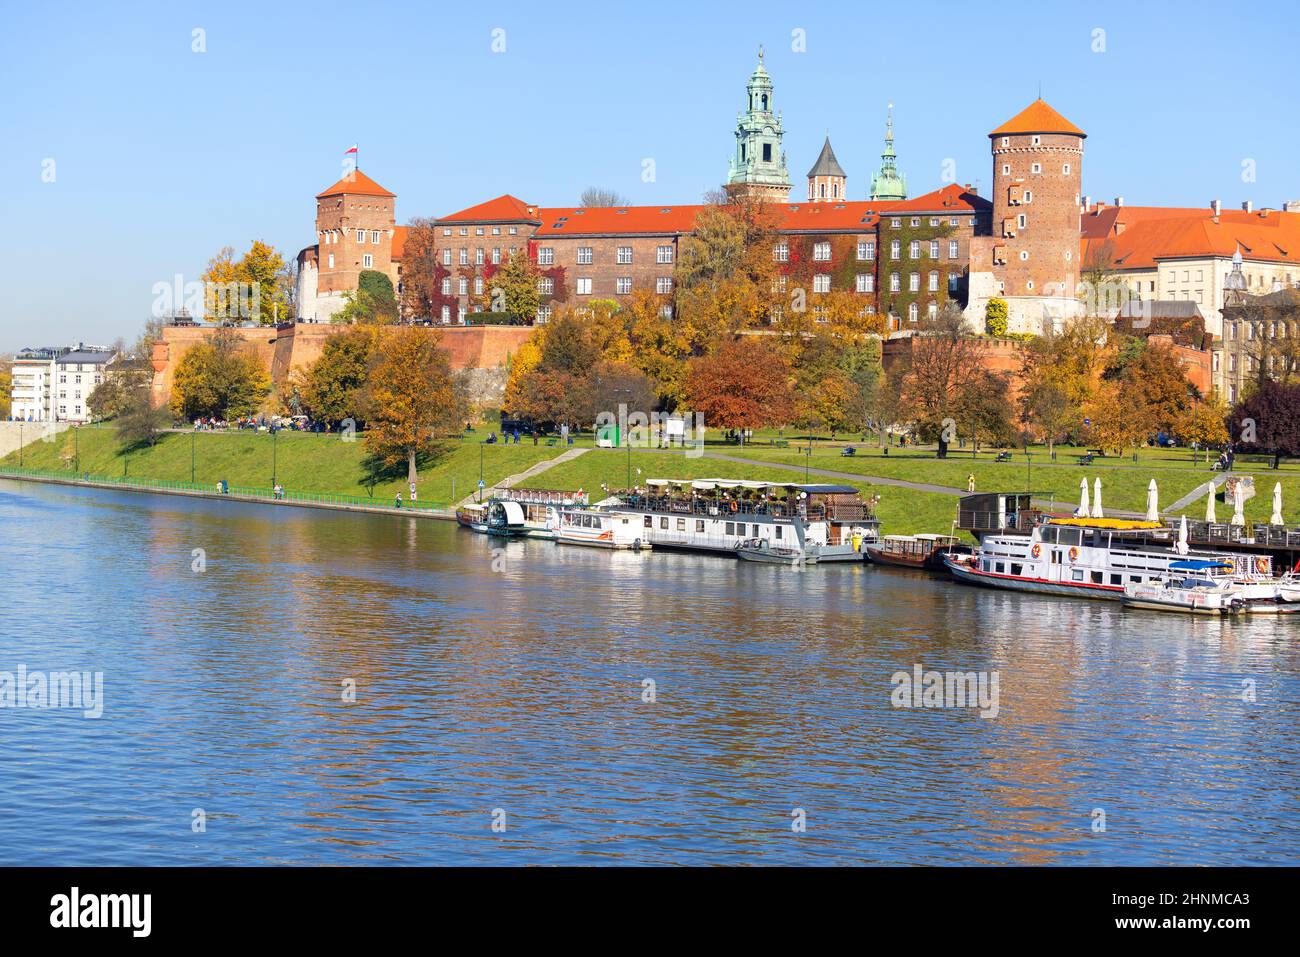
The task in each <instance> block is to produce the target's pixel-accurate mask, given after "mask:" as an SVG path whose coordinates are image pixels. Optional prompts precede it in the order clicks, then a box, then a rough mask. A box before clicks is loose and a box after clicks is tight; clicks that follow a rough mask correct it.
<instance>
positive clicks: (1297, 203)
mask: <svg viewBox="0 0 1300 957" xmlns="http://www.w3.org/2000/svg"><path fill="white" fill-rule="evenodd" d="M1282 212H1284V213H1300V199H1290V200H1287V201H1286V202H1285V203H1283V204H1282Z"/></svg>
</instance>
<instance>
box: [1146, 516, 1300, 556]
mask: <svg viewBox="0 0 1300 957" xmlns="http://www.w3.org/2000/svg"><path fill="white" fill-rule="evenodd" d="M1168 529H1169V531H1170V532H1171V533H1172V534H1174V535H1177V534H1178V529H1179V526H1178V524H1176V523H1173V522H1170V523H1169V524H1168ZM1187 537H1188V539H1189V540H1191V541H1197V542H1225V543H1229V544H1243V545H1266V546H1269V547H1270V548H1295V549H1300V527H1296V526H1291V527H1286V526H1282V525H1261V524H1256V525H1249V526H1247V525H1233V524H1231V523H1227V522H1214V523H1210V522H1188V523H1187Z"/></svg>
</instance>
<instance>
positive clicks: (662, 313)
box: [659, 303, 673, 319]
mask: <svg viewBox="0 0 1300 957" xmlns="http://www.w3.org/2000/svg"><path fill="white" fill-rule="evenodd" d="M672 317H673V307H672V306H671V305H669V304H668V303H664V304H663V305H662V306H660V307H659V318H660V319H671V318H672Z"/></svg>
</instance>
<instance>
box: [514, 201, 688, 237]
mask: <svg viewBox="0 0 1300 957" xmlns="http://www.w3.org/2000/svg"><path fill="white" fill-rule="evenodd" d="M705 208H707V207H704V206H560V207H546V208H543V209H540V210H538V218H539V219H541V221H542V225H541V227H540V228H539V229H538V230H537V232H536V233H535V234H534V235H536V236H594V235H609V234H623V233H627V234H629V235H631V234H641V235H651V236H668V235H673V234H676V233H688V232H690V231H691V229H692V228H694V226H695V217H696V216H698V215H699V213H700V210H702V209H705Z"/></svg>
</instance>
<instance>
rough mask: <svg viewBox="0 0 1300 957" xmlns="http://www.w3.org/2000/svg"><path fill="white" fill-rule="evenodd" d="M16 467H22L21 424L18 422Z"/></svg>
mask: <svg viewBox="0 0 1300 957" xmlns="http://www.w3.org/2000/svg"><path fill="white" fill-rule="evenodd" d="M18 467H19V468H22V467H23V424H22V422H19V423H18Z"/></svg>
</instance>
